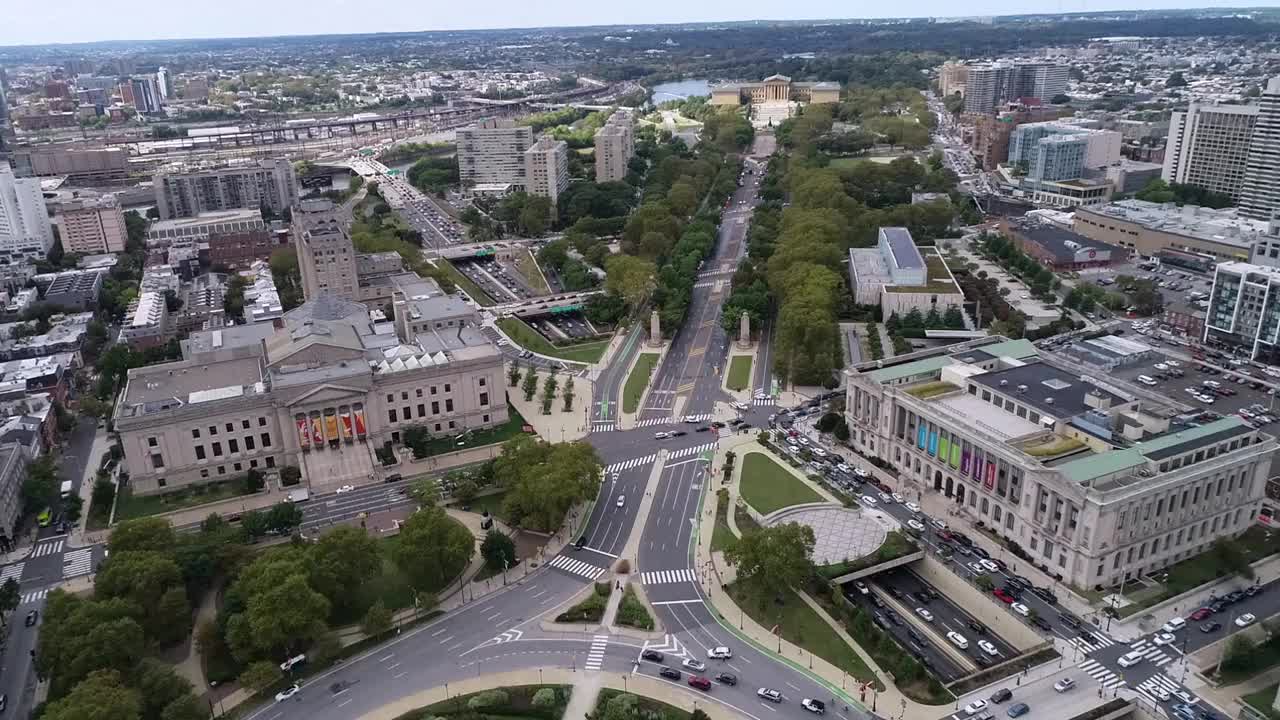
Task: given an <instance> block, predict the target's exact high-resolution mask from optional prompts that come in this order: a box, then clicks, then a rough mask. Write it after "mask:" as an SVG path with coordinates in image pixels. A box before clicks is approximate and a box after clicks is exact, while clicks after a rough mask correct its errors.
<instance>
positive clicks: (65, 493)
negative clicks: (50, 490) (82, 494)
mask: <svg viewBox="0 0 1280 720" xmlns="http://www.w3.org/2000/svg"><path fill="white" fill-rule="evenodd" d="M59 495H60V496H61V497H62V499H63V500H66V499H67V498H69V497H71V481H70V480H63V481H62V489H61V491H60V492H59Z"/></svg>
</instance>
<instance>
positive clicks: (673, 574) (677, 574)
mask: <svg viewBox="0 0 1280 720" xmlns="http://www.w3.org/2000/svg"><path fill="white" fill-rule="evenodd" d="M696 580H697V576H696V575H694V574H693V570H690V569H689V568H685V569H683V570H652V571H650V572H642V573H640V582H642V583H644V584H645V585H666V584H668V583H679V582H694V581H696Z"/></svg>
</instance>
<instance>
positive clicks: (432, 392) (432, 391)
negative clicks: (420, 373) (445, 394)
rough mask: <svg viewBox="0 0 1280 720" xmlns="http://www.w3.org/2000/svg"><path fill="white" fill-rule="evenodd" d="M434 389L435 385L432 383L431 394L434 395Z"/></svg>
mask: <svg viewBox="0 0 1280 720" xmlns="http://www.w3.org/2000/svg"><path fill="white" fill-rule="evenodd" d="M436 390H437V388H436V386H435V385H432V386H431V394H432V395H435V394H436Z"/></svg>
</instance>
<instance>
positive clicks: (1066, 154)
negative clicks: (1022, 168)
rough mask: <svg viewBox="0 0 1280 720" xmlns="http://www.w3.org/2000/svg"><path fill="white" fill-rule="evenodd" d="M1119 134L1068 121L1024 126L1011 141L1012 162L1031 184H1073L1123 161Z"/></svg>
mask: <svg viewBox="0 0 1280 720" xmlns="http://www.w3.org/2000/svg"><path fill="white" fill-rule="evenodd" d="M1120 145H1121V136H1120V133H1118V132H1116V131H1114V130H1097V129H1094V128H1088V127H1082V126H1081V125H1078V124H1073V123H1069V122H1065V121H1054V122H1038V123H1025V124H1023V125H1019V126H1018V127H1017V128H1015V129H1014V131H1013V134H1012V135H1011V137H1010V139H1009V162H1010V163H1013V164H1015V165H1016V164H1025V165H1026V167H1027V178H1029V179H1031V180H1074V179H1076V178H1080V177H1084V175H1085V171H1086V170H1089V169H1098V168H1104V167H1107V166H1108V165H1111V164H1113V163H1117V162H1119V161H1120Z"/></svg>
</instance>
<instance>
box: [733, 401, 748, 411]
mask: <svg viewBox="0 0 1280 720" xmlns="http://www.w3.org/2000/svg"><path fill="white" fill-rule="evenodd" d="M733 409H734V410H742V411H745V410H746V409H747V404H746V403H744V402H737V401H735V402H734V403H733Z"/></svg>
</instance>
